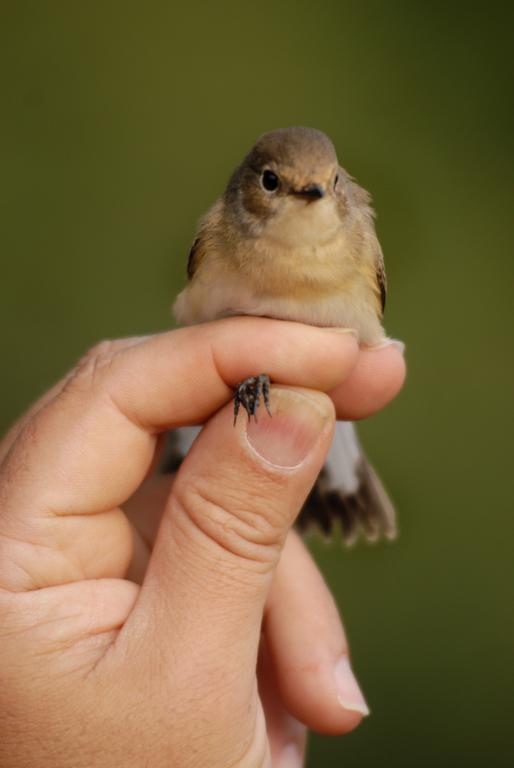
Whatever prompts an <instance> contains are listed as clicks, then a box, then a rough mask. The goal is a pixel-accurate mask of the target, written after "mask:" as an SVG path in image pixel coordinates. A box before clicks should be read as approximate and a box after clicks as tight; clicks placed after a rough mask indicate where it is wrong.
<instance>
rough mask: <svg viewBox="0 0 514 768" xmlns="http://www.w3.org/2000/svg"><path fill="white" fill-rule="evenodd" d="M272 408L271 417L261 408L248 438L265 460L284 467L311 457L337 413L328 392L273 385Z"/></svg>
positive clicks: (247, 432)
mask: <svg viewBox="0 0 514 768" xmlns="http://www.w3.org/2000/svg"><path fill="white" fill-rule="evenodd" d="M270 410H271V417H270V416H268V414H267V413H266V412H265V411H264V409H263V408H261V409H259V416H258V421H257V422H255V421H254V420H253V419H252V420H251V421H248V422H247V426H246V437H247V440H248V443H249V444H250V446H251V448H252V449H253V450H254V451H255V453H257V455H258V456H259V457H260V458H261V459H263V460H264V461H265V462H266V463H268V464H272V465H273V466H276V467H283V468H284V469H286V468H288V469H291V468H293V467H297V466H298V465H299V464H301V463H302V461H304V459H306V458H307V456H308V455H309V453H310V452H311V451H312V450H313V448H314V446H315V445H316V443H317V441H318V439H319V437H320V435H321V433H322V432H323V430H324V429H325V427H326V426H327V424H328V421H329V419H330V418H331V416H332V414H333V407H332V404H331V402H330V400H329V399H328V397H327V396H326V395H322V394H321V393H320V392H314V391H313V392H309V394H308V395H307V394H304V393H302V392H297V391H296V390H292V389H286V388H283V387H273V388H272V390H271V402H270Z"/></svg>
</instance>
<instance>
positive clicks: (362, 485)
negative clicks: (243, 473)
mask: <svg viewBox="0 0 514 768" xmlns="http://www.w3.org/2000/svg"><path fill="white" fill-rule="evenodd" d="M386 294H387V282H386V273H385V268H384V259H383V255H382V249H381V247H380V243H379V241H378V238H377V235H376V231H375V225H374V211H373V208H372V205H371V197H370V195H369V193H368V192H367V191H366V190H364V189H363V188H362V187H361V186H359V185H358V184H357V182H356V181H355V180H354V179H353V178H352V176H350V174H349V173H348V172H347V171H346V170H345V169H344V168H343V167H342V166H341V165H340V164H339V161H338V158H337V153H336V150H335V147H334V144H333V142H332V141H331V139H330V138H329V137H328V136H327V135H326V134H325V133H324V132H322V131H320V130H318V129H316V128H307V127H302V126H295V127H290V128H280V129H278V130H273V131H270V132H268V133H265V134H264V135H262V136H261V137H260V138H259V139H258V140H257V141H256V143H255V144H254V146H253V147H252V148H251V150H250V151H249V152H248V154H247V155H246V156H245V157H244V159H243V161H242V162H241V163H240V165H239V166H238V167H237V168H236V170H235V171H234V172H233V174H232V175H231V177H230V179H229V181H228V184H227V186H226V189H225V191H224V193H223V194H222V195H221V197H220V198H219V199H218V200H217V201H216V202H215V203H214V205H213V206H212V207H211V208H210V209H209V211H208V212H207V213H206V214H205V216H204V217H203V218H202V219H201V220H200V223H199V226H198V229H197V232H196V236H195V238H194V241H193V245H192V248H191V251H190V253H189V258H188V263H187V285H186V286H185V288H184V289H183V290H182V291H181V292H180V294H179V295H178V297H177V298H176V301H175V303H174V305H173V312H174V315H175V317H176V319H177V321H178V322H179V323H180V324H182V325H191V324H196V323H203V322H208V321H211V320H215V319H218V318H222V317H228V316H234V315H236V316H237V315H252V316H262V317H268V318H275V319H279V320H293V321H296V322H301V323H306V324H310V325H315V326H325V327H331V326H333V327H338V328H342V327H344V328H349V329H353V331H354V332H356V334H357V336H358V342H359V344H360V345H361V346H363V347H376V346H380V345H381V344H384V343H385V342H386V340H387V337H386V333H385V330H384V328H383V325H382V320H383V313H384V308H385V302H386ZM269 386H270V381H269V377H268V376H267V375H266V374H261V373H259V374H257V375H255V376H252V377H250V378H249V379H246V380H245V381H243V382H241V383H240V384H238V386H237V387H236V389H235V400H234V413H235V416H234V418H235V419H236V418H237V415H238V411H239V408H240V406H241V405H242V406H243V407H244V409H245V410H246V412H247V414H248V418H251V417H252V416H254V417H255V415H256V412H257V409H258V407H259V404H260V402H261V399H263V400H264V405H265V407H266V408H268V409H269ZM197 430H198V428H182V429H181V430H177V432H176V433H175V434H174V438H173V440H172V442H171V448H170V450H169V452H168V456H167V470H172V469H176V468H177V467H178V466H179V464H180V460H181V458H182V457H183V456H184V455H185V454H186V453H187V451H188V449H189V447H190V446H191V444H192V442H193V440H194V438H195V435H196V433H197ZM297 525H298V527H299V528H300V529H301V530H303V531H306V530H308V529H309V528H312V527H315V528H317V529H318V530H320V531H321V532H322V533H323V534H325V535H327V536H331V535H333V534H334V531H335V530H336V529H338V530H339V531H340V533H341V536H342V539H343V541H344V542H346V543H348V544H351V543H353V542H355V541H356V540H357V538H359V536H362V537H364V538H365V539H367V540H369V541H375V540H376V539H378V538H380V537H381V536H383V537H385V538H389V539H391V538H394V537H395V535H396V516H395V509H394V506H393V504H392V502H391V500H390V498H389V495H388V494H387V492H386V490H385V488H384V486H383V484H382V482H381V481H380V479H379V477H378V475H377V474H376V472H375V470H374V469H373V467H372V466H371V464H370V462H369V461H368V459H367V457H366V455H365V453H364V451H363V449H362V446H361V445H360V442H359V440H358V437H357V433H356V430H355V427H354V425H353V423H352V422H349V421H338V422H337V423H336V429H335V433H334V439H333V443H332V446H331V448H330V451H329V453H328V456H327V460H326V463H325V466H324V467H323V469H322V470H321V472H320V474H319V476H318V478H317V481H316V483H315V485H314V486H313V489H312V491H311V493H310V495H309V496H308V498H307V500H306V502H305V504H304V507H303V509H302V511H301V513H300V515H299V518H298V520H297Z"/></svg>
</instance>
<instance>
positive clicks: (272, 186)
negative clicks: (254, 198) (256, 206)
mask: <svg viewBox="0 0 514 768" xmlns="http://www.w3.org/2000/svg"><path fill="white" fill-rule="evenodd" d="M261 182H262V186H263V187H264V189H266V190H267V191H268V192H274V191H275V190H276V189H278V176H277V174H276V173H273V171H269V170H266V171H263V172H262V176H261Z"/></svg>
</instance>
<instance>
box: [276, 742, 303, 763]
mask: <svg viewBox="0 0 514 768" xmlns="http://www.w3.org/2000/svg"><path fill="white" fill-rule="evenodd" d="M302 765H303V758H302V754H301V752H300V747H299V746H298V744H288V745H287V746H286V747H284V749H283V750H282V752H281V753H280V756H279V758H278V762H277V768H302Z"/></svg>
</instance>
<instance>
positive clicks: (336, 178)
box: [334, 173, 339, 189]
mask: <svg viewBox="0 0 514 768" xmlns="http://www.w3.org/2000/svg"><path fill="white" fill-rule="evenodd" d="M338 181H339V174H338V173H336V177H335V179H334V189H335V188H336V187H337V182H338Z"/></svg>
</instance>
